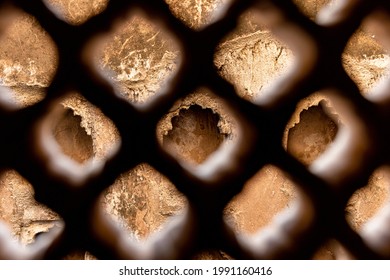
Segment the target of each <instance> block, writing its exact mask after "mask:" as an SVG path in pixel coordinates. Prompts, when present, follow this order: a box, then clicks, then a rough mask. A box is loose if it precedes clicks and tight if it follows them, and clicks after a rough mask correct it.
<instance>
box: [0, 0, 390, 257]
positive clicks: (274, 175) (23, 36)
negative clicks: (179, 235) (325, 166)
mask: <svg viewBox="0 0 390 280" xmlns="http://www.w3.org/2000/svg"><path fill="white" fill-rule="evenodd" d="M48 2H49V3H51V4H52V5H57V6H58V7H62V9H63V11H62V13H63V15H64V18H65V20H67V21H68V22H71V23H72V24H80V23H82V22H83V21H85V20H87V19H88V18H89V17H91V16H93V15H94V14H97V13H99V12H100V11H101V9H104V6H105V5H106V1H98V0H96V1H84V0H73V1H69V0H68V1H65V0H57V1H56V0H50V1H48ZM296 2H297V4H298V5H299V6H300V8H301V9H302V11H303V12H304V13H306V14H307V15H308V16H310V17H311V18H313V19H314V17H315V15H316V14H317V12H318V10H319V9H320V7H322V6H323V5H324V4H326V3H327V2H328V1H325V0H307V1H302V0H296ZM167 3H168V4H169V5H170V7H171V9H172V12H173V13H174V14H176V15H178V17H179V18H181V19H182V20H183V21H184V22H185V23H186V24H187V25H188V26H191V27H192V28H194V29H200V28H202V27H204V26H205V25H207V24H209V23H210V22H211V21H212V19H213V18H212V14H213V9H214V7H216V6H218V5H222V6H223V5H227V4H228V1H223V0H219V1H218V0H216V1H197V0H187V1H174V0H167ZM253 16H254V15H253V13H252V12H251V11H249V12H247V13H245V14H244V15H242V17H241V21H240V24H239V26H238V28H237V29H236V30H235V31H234V32H232V33H231V34H230V35H228V36H227V37H226V38H225V39H224V40H223V41H222V42H221V44H220V46H219V47H218V49H217V51H216V54H215V65H216V67H217V69H218V71H219V73H220V75H221V76H222V77H224V78H225V79H227V80H228V81H230V82H232V83H233V84H234V85H235V87H236V89H237V92H238V94H239V95H240V96H242V97H243V98H247V99H249V100H252V99H253V98H256V97H257V96H258V94H261V91H262V90H264V89H265V88H266V87H267V86H269V85H270V83H272V80H273V79H275V78H276V77H278V76H279V75H281V74H282V73H283V72H284V71H285V70H286V68H287V67H288V66H289V65H290V63H291V60H292V58H293V54H292V52H291V51H290V50H289V49H288V46H285V45H283V44H282V43H280V42H279V41H278V40H277V39H276V38H275V37H273V36H272V34H271V33H270V32H269V31H267V30H264V29H263V28H262V27H261V26H259V25H258V24H257V23H256V21H254V19H253ZM155 24H156V23H155ZM164 34H165V32H164V31H160V30H159V28H158V26H157V25H154V24H153V23H151V22H148V21H147V20H146V18H145V17H142V15H137V16H134V15H133V16H132V17H130V18H129V19H128V20H127V21H125V22H123V24H122V25H118V28H117V29H116V30H115V31H114V33H113V34H112V36H111V37H110V38H109V40H108V42H107V44H106V45H105V47H104V48H103V49H102V53H101V60H100V61H99V63H100V65H101V67H102V69H104V70H107V71H111V75H110V76H109V77H110V78H111V79H112V80H113V81H114V82H115V83H116V84H117V85H118V90H119V91H120V92H121V93H122V94H123V96H124V97H126V98H128V100H129V101H130V102H135V103H144V102H147V101H148V99H149V98H151V97H152V96H153V95H155V94H157V93H158V92H159V91H160V90H163V89H164V81H165V80H166V79H168V78H169V77H170V76H171V75H173V74H174V72H175V69H176V67H177V64H178V63H179V59H180V53H179V50H178V49H177V48H176V47H175V45H174V43H173V42H171V40H170V39H169V36H168V37H167V35H164ZM0 42H1V44H0V79H1V86H6V87H9V88H11V89H12V90H13V92H14V98H15V102H16V103H17V104H18V105H19V106H21V107H25V106H29V105H31V104H34V103H36V102H39V100H41V99H42V98H44V96H45V94H44V92H45V88H46V87H47V86H48V85H49V83H50V81H51V79H52V77H53V75H54V72H55V68H56V65H57V59H56V49H55V46H54V44H53V43H52V41H51V40H50V38H49V37H48V36H47V34H46V33H45V32H44V31H43V30H42V29H41V28H40V27H39V25H38V24H37V22H36V21H35V20H34V19H33V18H32V17H30V16H27V15H25V14H22V13H19V16H18V18H17V19H16V20H15V21H14V23H13V24H11V25H10V26H9V27H8V29H7V30H6V33H5V34H3V35H2V36H1V37H0ZM343 61H344V67H345V69H346V70H347V72H348V73H349V75H350V76H351V77H352V78H353V79H354V80H355V81H356V83H357V84H358V86H359V87H360V89H361V90H362V91H363V92H364V93H365V94H369V90H370V89H371V88H372V87H373V86H375V84H376V83H377V82H378V80H380V79H381V78H382V77H385V76H386V75H387V72H386V71H385V69H386V68H388V66H389V57H388V54H387V53H386V52H384V50H383V49H382V48H381V46H380V44H378V43H377V42H376V41H375V40H374V38H373V34H371V33H370V32H367V31H366V30H365V27H364V26H363V27H362V28H361V30H359V31H358V32H357V33H356V35H355V36H354V37H353V38H352V39H351V40H350V43H349V44H348V46H347V48H346V51H345V54H344V57H343ZM322 100H325V101H328V100H327V98H326V96H324V94H323V93H313V95H312V96H310V97H308V98H306V99H305V100H302V101H301V102H300V103H299V104H297V109H296V112H295V113H294V114H293V115H292V116H291V120H290V121H289V123H288V124H286V131H285V135H284V138H283V139H281V143H282V145H283V146H284V147H285V148H286V149H287V151H288V152H290V153H291V154H292V155H294V156H295V157H296V158H297V159H298V160H301V161H302V162H303V163H304V164H306V165H309V164H310V163H311V162H312V161H313V160H315V159H316V158H317V157H318V156H319V155H320V154H321V153H322V152H323V151H324V150H326V149H327V148H328V147H329V145H331V142H332V141H333V139H334V138H335V137H337V130H338V129H342V127H341V126H340V124H339V123H338V122H337V121H336V120H335V119H334V118H329V117H328V113H327V111H326V110H323V109H322V105H319V104H320V102H321V101H322ZM60 103H61V104H62V106H63V107H64V108H65V109H66V110H65V112H66V114H65V116H64V117H63V118H62V120H61V119H60V122H59V123H58V122H57V123H54V124H53V126H54V127H55V126H57V127H60V128H59V129H58V130H54V131H53V134H54V135H53V137H56V138H57V139H58V143H59V145H60V146H61V147H62V148H63V150H64V153H66V154H67V155H68V156H69V157H71V158H73V159H74V160H76V161H78V162H81V163H82V162H85V161H86V160H87V159H90V158H92V160H104V159H105V158H107V157H108V156H109V155H110V153H111V151H113V150H114V149H115V146H116V144H117V143H119V142H120V136H119V134H118V132H117V130H116V128H115V125H114V124H113V123H112V122H111V121H110V120H109V119H108V118H106V117H105V116H104V115H103V114H102V112H101V111H100V110H99V109H98V108H96V107H94V106H93V105H91V104H89V103H88V102H87V101H86V100H85V99H84V98H83V97H82V96H81V95H79V94H77V93H70V95H69V96H68V97H67V98H66V99H64V100H62V101H61V102H60ZM202 128H204V129H202ZM56 131H57V132H56ZM237 131H238V130H237V123H236V122H235V120H234V116H233V115H232V114H231V112H230V111H229V110H228V108H227V107H226V106H225V104H224V102H223V100H221V99H219V98H217V97H216V96H214V95H213V94H212V93H211V92H210V91H209V90H207V89H203V88H200V89H198V90H196V91H195V92H194V93H192V94H190V95H189V96H187V97H186V98H184V99H181V100H178V101H177V102H176V104H175V105H174V106H173V107H172V108H171V110H170V111H169V112H167V114H166V115H165V116H164V117H163V118H162V119H161V121H160V123H159V125H158V127H157V131H156V137H157V138H158V140H159V141H160V143H161V145H162V146H163V147H165V148H167V149H169V150H170V151H173V152H174V153H175V154H176V155H177V156H179V157H182V159H184V160H186V161H189V162H192V163H195V164H197V163H201V162H202V161H203V160H204V159H205V158H207V157H208V156H209V155H210V154H212V152H213V151H214V150H215V149H217V148H219V147H220V146H221V144H222V143H231V144H234V140H235V139H236V138H237V136H238V135H237V133H238V132H237ZM190 139H194V141H193V142H191V141H190ZM206 139H207V140H206ZM206 142H209V143H210V144H211V145H210V146H208V145H205V143H206ZM82 143H84V144H82ZM169 146H171V147H173V148H168V147H169ZM77 147H78V148H79V150H77V152H76V150H74V149H75V148H77ZM188 147H191V148H190V149H185V148H188ZM195 147H198V149H199V151H198V153H194V152H193V151H192V150H193V149H194V148H195ZM76 155H77V156H76ZM195 155H196V156H195ZM198 155H201V156H198ZM1 175H2V177H1V179H0V218H1V220H3V221H5V222H6V223H7V224H9V226H10V229H11V231H12V233H13V234H14V236H15V238H17V239H18V240H20V241H21V242H22V243H25V244H27V243H30V242H32V241H33V239H34V235H35V234H36V233H39V232H42V231H46V230H48V229H49V228H50V227H51V226H52V225H53V223H54V221H55V220H58V219H59V218H60V217H58V216H57V215H56V214H55V213H53V211H51V210H50V209H47V208H45V207H44V206H42V205H40V204H38V203H37V202H36V201H35V200H34V198H33V192H34V191H33V188H32V187H31V186H30V185H29V184H28V182H26V180H24V179H23V178H22V177H21V176H20V175H18V174H17V173H16V172H15V171H13V170H7V171H4V172H2V174H1ZM388 175H389V171H388V170H387V169H385V168H380V169H378V170H377V171H376V172H374V174H373V175H372V177H371V179H370V182H369V183H368V185H367V186H366V187H365V188H363V189H360V190H359V191H357V192H356V194H355V195H354V196H353V197H352V198H351V199H350V201H349V203H348V205H347V207H346V213H347V219H348V221H349V222H350V224H351V226H352V227H353V228H354V229H355V230H359V228H360V227H361V225H362V224H363V223H365V222H366V221H367V220H368V219H369V218H370V217H372V216H373V215H375V213H376V211H377V209H379V208H380V207H381V205H383V203H384V202H385V201H386V200H387V196H388V184H389V179H388V178H387V176H388ZM297 195H299V194H298V193H297V187H296V186H294V184H293V183H292V182H291V181H290V180H289V179H288V176H286V174H284V173H283V172H281V171H280V170H279V169H277V168H276V167H274V166H271V165H267V166H265V167H264V168H263V169H261V170H259V172H258V173H257V174H256V175H255V176H253V178H252V179H250V180H249V181H248V182H247V183H246V185H245V186H244V188H243V191H242V192H241V193H240V194H239V195H237V196H236V197H235V198H234V199H233V200H232V201H231V202H230V203H229V205H228V206H227V207H226V209H225V215H226V218H227V219H228V220H230V221H231V223H232V225H233V227H234V228H235V229H236V230H237V231H239V232H243V233H249V234H250V233H255V232H256V231H257V230H259V229H260V228H263V227H264V226H266V225H267V224H269V223H270V222H271V221H272V219H273V217H274V216H275V214H277V213H278V212H280V211H281V210H283V209H284V208H286V207H289V204H290V203H291V202H292V200H293V199H294V198H295V197H296V196H297ZM185 205H186V200H185V197H183V196H182V195H181V194H180V193H179V192H178V191H177V190H176V188H175V187H174V186H173V185H172V184H171V183H170V182H169V180H167V179H166V178H165V177H164V176H163V175H161V174H159V173H158V172H157V171H156V170H154V169H153V168H152V167H150V166H149V165H147V164H140V165H139V166H137V167H136V168H134V169H133V170H129V171H128V172H126V173H124V174H122V175H121V176H119V177H118V179H117V180H116V182H115V183H114V184H113V185H112V186H111V187H110V188H109V189H107V191H106V192H105V193H104V194H103V196H102V207H104V209H106V211H107V213H108V215H111V216H112V217H113V219H115V220H117V221H118V222H119V223H120V224H121V225H122V226H123V227H124V228H125V229H126V230H128V231H129V236H133V237H135V238H136V239H144V238H147V237H148V236H150V235H151V234H153V233H154V232H156V231H158V230H159V229H161V227H162V226H163V225H164V223H165V222H166V220H167V219H168V218H169V217H170V216H172V215H175V214H176V213H178V212H179V211H180V210H181V209H183V208H184V207H185ZM259 209H260V210H259ZM346 257H348V254H347V252H345V250H344V249H343V248H342V247H341V246H340V244H338V243H337V242H335V241H334V240H331V241H329V243H327V244H325V245H324V246H323V248H321V250H319V252H318V253H317V254H316V255H315V256H314V258H320V259H334V258H346ZM69 258H72V259H75V258H76V259H78V258H87V259H88V258H93V256H91V255H90V254H88V253H85V252H75V254H73V255H72V256H69ZM197 258H203V259H207V258H210V259H227V258H230V257H229V256H227V255H226V254H224V253H223V252H219V251H213V252H204V253H201V254H199V256H197Z"/></svg>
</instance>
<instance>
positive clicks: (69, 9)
mask: <svg viewBox="0 0 390 280" xmlns="http://www.w3.org/2000/svg"><path fill="white" fill-rule="evenodd" d="M43 2H44V3H45V4H46V5H47V6H48V7H49V8H50V9H51V10H52V11H53V12H54V13H55V14H56V16H57V17H58V18H60V19H62V20H64V21H66V22H67V23H70V24H73V25H80V24H83V23H84V22H85V21H87V20H88V19H90V18H91V17H93V16H96V15H98V14H99V13H101V12H102V11H104V9H105V8H106V6H107V4H108V0H92V1H91V0H88V1H86V0H44V1H43Z"/></svg>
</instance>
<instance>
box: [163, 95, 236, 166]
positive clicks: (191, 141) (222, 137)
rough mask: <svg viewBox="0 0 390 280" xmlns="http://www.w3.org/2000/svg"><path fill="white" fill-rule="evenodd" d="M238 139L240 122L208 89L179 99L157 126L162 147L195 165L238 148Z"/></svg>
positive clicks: (181, 159) (183, 160) (179, 158)
mask: <svg viewBox="0 0 390 280" xmlns="http://www.w3.org/2000/svg"><path fill="white" fill-rule="evenodd" d="M237 138H238V123H237V120H236V119H235V118H234V117H233V115H232V114H230V111H229V110H228V108H227V107H226V106H225V103H224V102H222V100H221V99H220V98H218V97H216V96H215V95H214V94H213V93H212V92H211V91H210V90H208V89H206V88H200V89H198V90H196V91H195V92H194V93H192V94H189V95H188V96H187V97H185V98H184V99H180V100H178V101H177V102H176V103H175V105H174V106H173V107H172V109H171V110H170V112H168V113H167V114H166V115H165V116H164V117H163V118H162V119H161V121H160V122H159V124H158V126H157V139H158V140H159V143H160V144H161V145H162V147H163V148H164V149H165V150H166V151H167V152H169V153H170V154H172V155H173V156H174V157H176V158H177V159H178V160H180V161H182V162H185V163H188V164H190V165H193V166H197V165H201V164H202V163H204V162H206V160H207V159H209V158H211V156H212V155H213V154H214V153H215V152H217V151H218V150H220V149H223V148H225V147H228V146H231V145H234V144H235V141H237Z"/></svg>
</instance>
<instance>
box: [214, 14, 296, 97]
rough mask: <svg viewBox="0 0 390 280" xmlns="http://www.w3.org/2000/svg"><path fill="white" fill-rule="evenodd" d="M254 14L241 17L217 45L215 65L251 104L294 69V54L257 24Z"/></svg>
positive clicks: (262, 26)
mask: <svg viewBox="0 0 390 280" xmlns="http://www.w3.org/2000/svg"><path fill="white" fill-rule="evenodd" d="M260 17H261V15H259V14H258V12H257V11H255V10H248V11H246V12H245V13H243V14H242V15H241V16H240V18H239V22H238V26H237V27H236V28H235V29H234V30H233V31H232V32H231V33H230V34H229V35H228V36H226V37H225V38H224V39H223V40H222V41H221V42H220V44H219V46H218V47H217V49H216V52H215V55H214V64H215V66H216V68H217V71H218V73H219V75H220V76H221V77H223V78H224V79H226V80H227V81H229V82H230V83H232V84H233V85H234V87H235V89H236V91H237V94H238V95H239V96H240V97H242V98H245V99H247V100H250V101H254V100H255V99H257V98H259V97H261V96H262V93H264V92H265V91H268V90H269V89H270V88H271V87H272V86H273V81H275V80H277V79H278V78H279V77H281V76H283V75H284V74H285V73H287V70H288V69H289V68H290V66H292V65H293V60H294V55H293V52H292V51H291V50H290V49H289V47H288V46H286V45H285V44H284V43H282V42H281V41H280V40H279V39H277V38H276V37H275V36H274V35H273V34H272V32H271V31H270V30H269V29H268V28H267V27H265V25H264V24H263V23H262V22H261V21H259V18H260Z"/></svg>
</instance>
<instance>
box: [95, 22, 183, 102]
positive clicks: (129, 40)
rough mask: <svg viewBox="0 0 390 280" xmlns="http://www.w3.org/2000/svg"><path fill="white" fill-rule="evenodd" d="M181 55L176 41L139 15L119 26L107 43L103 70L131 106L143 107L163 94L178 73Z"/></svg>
mask: <svg viewBox="0 0 390 280" xmlns="http://www.w3.org/2000/svg"><path fill="white" fill-rule="evenodd" d="M178 52H179V49H178V47H177V46H176V45H175V43H174V41H173V38H169V36H168V35H167V34H166V33H164V30H161V29H159V28H158V26H157V25H155V24H153V23H152V22H149V21H147V20H146V19H145V18H142V17H141V16H139V15H137V16H133V17H131V18H130V19H129V20H128V22H126V23H123V24H122V25H119V26H118V27H117V30H115V33H114V34H113V37H112V38H111V39H108V42H107V44H106V45H105V47H104V50H103V55H102V59H101V67H102V68H103V69H104V70H106V71H107V75H109V77H110V78H111V79H112V80H113V81H115V83H116V85H117V86H118V88H119V92H120V94H122V95H124V96H125V97H127V98H128V99H129V100H130V101H131V102H134V103H144V102H146V101H147V100H148V99H149V98H150V97H151V96H154V95H155V94H156V93H157V92H159V91H160V90H163V88H164V86H165V85H166V81H167V79H169V78H170V77H171V76H172V75H173V74H174V73H175V70H176V69H177V66H178V63H179V57H178V56H179V53H178ZM108 71H110V72H111V74H109V72H108Z"/></svg>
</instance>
